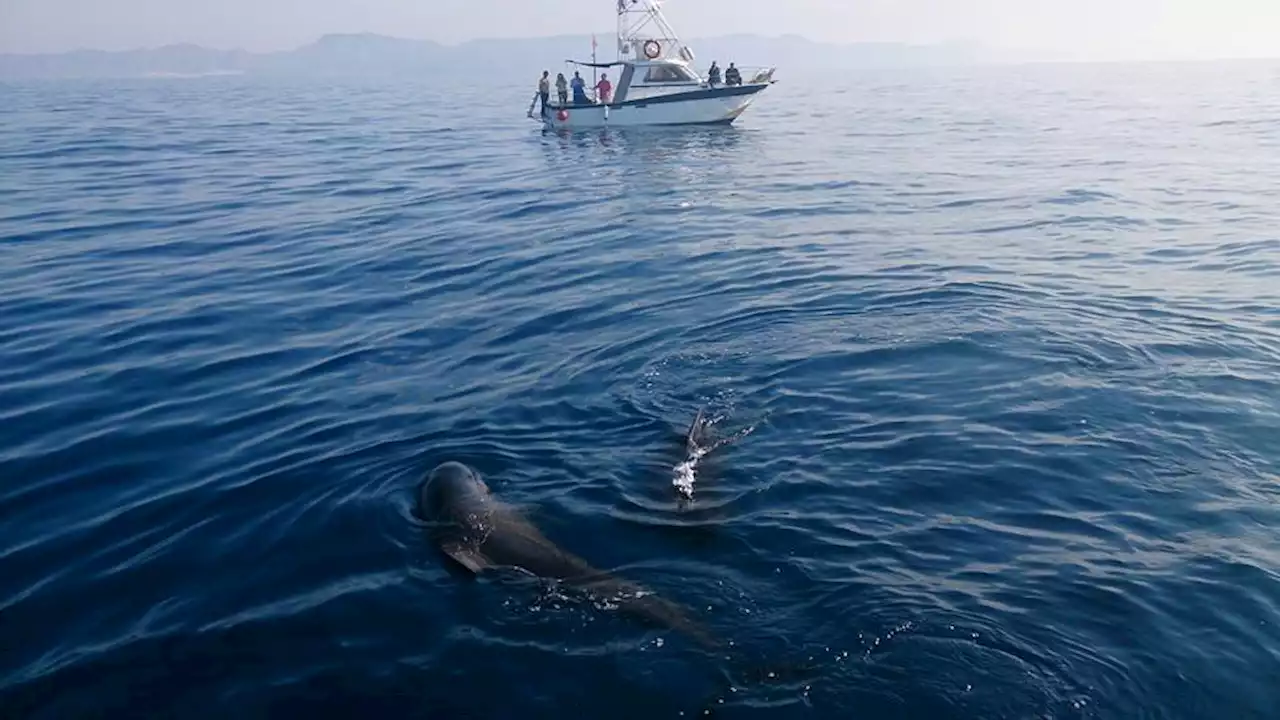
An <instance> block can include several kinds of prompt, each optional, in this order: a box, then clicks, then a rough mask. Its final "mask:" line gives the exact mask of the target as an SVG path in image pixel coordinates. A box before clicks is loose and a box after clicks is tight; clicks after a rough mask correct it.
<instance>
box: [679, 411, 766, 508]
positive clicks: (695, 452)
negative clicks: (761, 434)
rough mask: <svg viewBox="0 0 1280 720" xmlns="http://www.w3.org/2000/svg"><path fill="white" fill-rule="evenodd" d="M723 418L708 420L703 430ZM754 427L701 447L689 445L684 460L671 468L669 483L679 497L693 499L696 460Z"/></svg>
mask: <svg viewBox="0 0 1280 720" xmlns="http://www.w3.org/2000/svg"><path fill="white" fill-rule="evenodd" d="M723 419H724V418H723V416H722V417H718V418H715V419H713V420H708V421H707V423H706V426H705V428H704V431H705V430H710V429H711V427H712V426H714V425H715V424H716V423H718V422H720V421H721V420H723ZM755 429H756V427H755V425H750V426H747V427H745V428H743V429H742V430H739V431H738V432H736V433H734V434H732V435H730V436H728V437H725V438H721V439H720V440H717V441H715V442H713V443H711V444H710V445H708V446H706V447H702V446H700V445H693V446H691V447H690V448H689V455H688V456H687V457H686V458H685V459H684V461H683V462H681V463H680V464H678V465H676V466H675V467H673V468H672V469H671V471H672V478H671V485H672V487H674V488H675V489H676V492H677V493H679V494H680V498H681V499H682V500H684V501H685V502H692V501H693V486H694V485H695V484H696V483H697V481H698V462H699V461H700V460H702V458H704V457H706V456H707V455H709V454H711V452H712V451H713V450H715V449H717V448H719V447H722V446H724V445H728V444H729V443H731V442H734V441H736V440H740V439H742V438H744V437H746V436H747V435H750V434H751V433H752V432H753V431H754V430H755Z"/></svg>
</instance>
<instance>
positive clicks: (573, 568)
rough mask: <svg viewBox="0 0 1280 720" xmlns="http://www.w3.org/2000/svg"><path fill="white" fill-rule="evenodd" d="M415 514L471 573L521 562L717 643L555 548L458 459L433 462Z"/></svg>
mask: <svg viewBox="0 0 1280 720" xmlns="http://www.w3.org/2000/svg"><path fill="white" fill-rule="evenodd" d="M418 508H419V514H420V515H421V517H422V518H423V519H424V520H426V521H428V522H429V523H431V524H432V525H433V539H434V541H435V543H436V545H437V546H438V547H439V548H440V550H441V551H442V552H443V553H444V554H445V555H447V556H448V557H449V558H451V559H452V560H453V561H454V562H456V563H457V564H458V565H460V566H461V567H463V568H465V569H467V570H469V571H470V572H471V573H473V574H480V573H482V572H484V571H486V570H489V569H492V568H499V567H514V568H520V569H522V570H524V571H525V572H528V573H530V574H533V575H536V576H538V577H541V578H547V579H552V580H558V581H561V582H563V583H565V584H567V585H569V586H572V587H575V588H578V589H580V590H583V591H585V592H587V593H589V594H590V595H592V596H594V597H596V598H599V599H601V600H605V601H607V602H610V603H615V604H616V605H617V606H618V608H619V609H620V610H621V611H623V612H625V613H628V614H630V615H633V616H636V617H639V618H642V619H644V620H647V621H649V622H652V623H656V624H657V625H659V626H662V627H668V628H671V629H673V630H677V631H680V632H683V633H685V634H686V635H688V636H689V637H691V638H693V639H694V640H696V641H697V642H698V643H699V644H700V645H702V646H703V647H705V648H708V649H714V648H718V647H719V646H720V644H719V642H717V641H716V640H715V639H713V638H712V637H711V635H710V634H709V633H708V632H707V631H706V630H705V629H704V628H703V627H702V626H700V625H699V624H697V623H696V622H694V621H693V620H691V619H690V618H689V617H688V615H687V614H686V612H685V610H684V609H683V608H682V607H680V606H679V605H676V604H675V603H672V602H670V601H668V600H665V599H663V598H661V597H658V596H657V595H655V594H653V593H652V592H650V591H647V590H645V589H644V588H642V587H640V586H639V585H635V584H633V583H631V582H628V581H626V580H622V579H620V578H615V577H612V576H610V575H609V574H607V573H605V572H603V571H600V570H597V569H596V568H594V567H592V566H591V565H590V564H589V563H587V561H585V560H583V559H582V558H580V557H578V556H576V555H573V554H571V553H569V552H566V551H565V550H563V549H561V548H560V547H559V546H558V545H556V544H555V543H554V542H552V541H551V540H550V539H548V538H547V537H546V536H545V535H543V534H542V532H541V531H540V530H539V529H538V528H537V527H536V526H534V525H533V523H531V522H529V520H528V519H527V518H525V516H524V515H523V514H522V513H520V512H519V511H518V510H517V509H516V508H514V507H512V506H510V505H507V504H506V503H503V502H502V501H501V500H499V499H498V498H496V497H494V495H493V494H492V493H491V492H490V491H489V487H488V486H487V485H485V483H484V481H483V480H481V479H480V475H479V474H478V473H477V472H476V471H475V470H473V469H472V468H471V467H469V466H467V465H465V464H463V463H459V462H446V463H442V464H441V465H439V466H437V467H436V468H435V469H434V470H432V471H431V474H430V475H428V476H427V478H426V479H425V480H424V481H423V483H422V485H421V486H420V487H419V490H418Z"/></svg>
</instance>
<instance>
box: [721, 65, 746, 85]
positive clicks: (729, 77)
mask: <svg viewBox="0 0 1280 720" xmlns="http://www.w3.org/2000/svg"><path fill="white" fill-rule="evenodd" d="M724 84H725V85H741V84H742V73H740V72H738V68H737V67H736V66H735V65H734V64H733V63H729V69H728V70H725V71H724Z"/></svg>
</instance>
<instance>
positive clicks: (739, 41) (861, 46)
mask: <svg viewBox="0 0 1280 720" xmlns="http://www.w3.org/2000/svg"><path fill="white" fill-rule="evenodd" d="M599 39H600V41H601V42H600V47H599V57H600V60H602V61H607V60H612V59H613V58H614V57H615V56H616V52H615V50H614V48H613V37H612V36H611V35H608V36H600V38H599ZM690 45H691V46H692V47H693V49H694V51H695V53H696V54H697V58H698V60H697V62H698V64H699V65H708V64H710V62H711V61H712V60H717V61H718V62H719V63H720V64H721V65H722V66H723V65H727V64H728V63H730V62H736V63H738V64H739V65H742V66H744V67H751V66H778V67H780V68H784V69H787V70H792V69H818V68H825V69H852V68H863V67H889V66H918V65H969V64H974V63H991V62H1004V61H1010V60H1018V59H1021V58H1019V57H1016V56H1013V55H1010V54H1007V53H1001V52H998V51H993V50H991V49H989V48H984V47H982V46H980V45H976V44H962V43H956V44H943V45H907V44H902V43H857V44H851V45H840V44H832V43H818V42H813V41H810V40H807V39H805V38H802V37H799V36H796V35H785V36H781V37H762V36H759V35H729V36H723V37H715V38H705V39H701V40H696V41H693V42H690ZM590 53H591V37H590V36H586V35H584V36H560V37H548V38H530V39H495V40H473V41H471V42H467V43H463V44H461V45H454V46H446V45H441V44H439V43H435V42H431V41H429V40H406V39H401V38H393V37H386V36H383V35H373V34H348V35H326V36H324V37H322V38H320V39H319V40H317V41H315V42H313V43H310V44H308V45H304V46H302V47H300V48H297V49H295V50H289V51H285V52H276V53H250V52H245V51H241V50H212V49H209V48H204V47H199V46H196V45H186V44H184V45H167V46H164V47H160V48H154V49H144V50H128V51H123V52H106V51H101V50H79V51H75V52H69V53H60V54H50V55H18V54H0V77H5V78H70V77H116V78H119V77H145V76H154V75H206V74H221V73H246V74H254V75H264V74H265V75H318V76H352V75H380V76H396V75H417V76H420V75H421V74H423V73H427V72H449V73H459V72H462V73H466V74H469V75H476V74H484V73H496V74H499V75H503V76H509V75H512V74H521V75H527V74H529V73H530V72H534V71H536V70H540V69H548V70H553V71H556V70H558V68H560V67H562V63H563V62H564V60H566V59H574V60H588V59H590Z"/></svg>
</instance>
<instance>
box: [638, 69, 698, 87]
mask: <svg viewBox="0 0 1280 720" xmlns="http://www.w3.org/2000/svg"><path fill="white" fill-rule="evenodd" d="M644 81H645V82H647V83H682V82H693V81H694V77H693V75H692V74H690V73H689V71H688V70H686V69H684V68H682V67H680V66H679V65H650V66H649V71H648V72H647V73H645V76H644Z"/></svg>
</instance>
